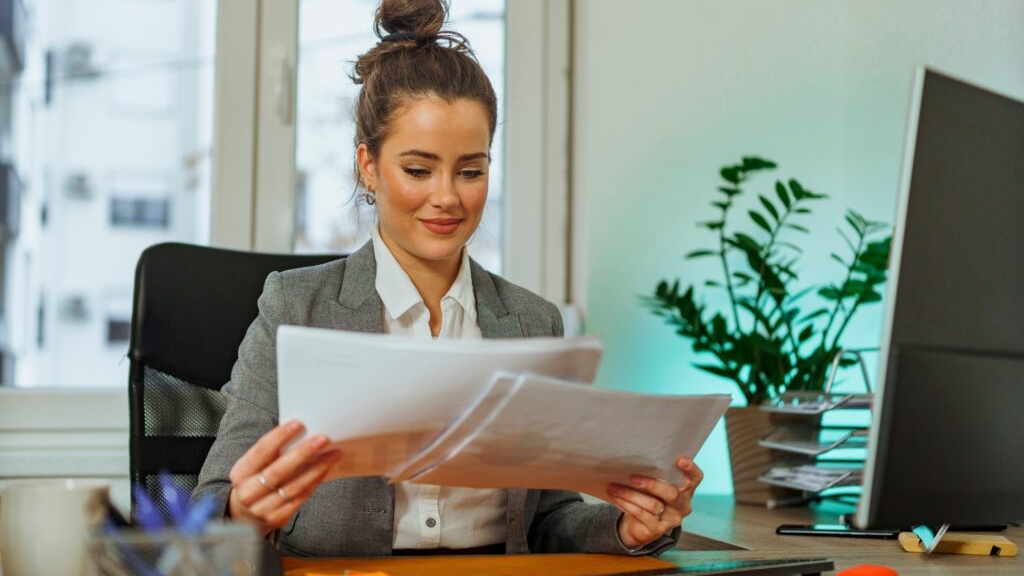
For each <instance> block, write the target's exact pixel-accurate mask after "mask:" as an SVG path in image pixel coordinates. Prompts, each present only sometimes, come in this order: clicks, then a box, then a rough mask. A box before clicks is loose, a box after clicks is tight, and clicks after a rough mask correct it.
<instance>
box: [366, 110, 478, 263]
mask: <svg viewBox="0 0 1024 576" xmlns="http://www.w3.org/2000/svg"><path fill="white" fill-rule="evenodd" d="M490 140H491V134H490V128H489V124H488V120H487V113H486V111H485V109H484V107H483V106H481V105H480V104H478V103H477V102H474V101H472V100H465V99H459V100H455V101H453V102H450V103H449V102H445V101H444V100H441V99H438V98H423V99H417V100H413V101H411V102H410V103H409V104H407V105H405V106H404V107H402V108H400V109H399V110H398V112H397V113H396V114H395V116H394V118H393V119H392V121H391V125H390V126H389V134H388V136H387V138H385V139H384V141H383V142H382V143H381V147H380V153H379V154H378V155H377V156H376V157H374V156H372V155H371V154H370V152H369V149H368V148H367V147H366V145H365V144H360V145H359V148H358V150H357V156H358V162H359V171H360V174H361V175H362V177H363V182H364V183H365V184H366V186H367V188H369V189H370V190H374V191H375V194H376V205H377V217H378V220H379V222H380V233H381V238H382V239H383V240H384V242H385V243H386V244H387V246H388V248H390V249H391V251H392V253H394V255H395V259H396V260H398V262H399V263H400V264H401V265H402V267H403V268H405V269H406V270H409V268H410V266H415V267H419V266H422V265H424V264H426V265H428V266H431V267H433V266H436V265H438V264H440V265H453V266H454V268H453V270H452V273H454V272H455V271H457V270H458V266H459V263H460V261H461V260H460V259H461V255H462V254H461V251H462V247H463V246H465V245H466V242H468V241H469V238H470V237H471V236H472V235H473V232H474V231H476V227H477V225H478V224H480V217H481V215H482V214H483V209H484V203H485V202H486V201H487V172H488V168H489V158H488V148H489V145H490Z"/></svg>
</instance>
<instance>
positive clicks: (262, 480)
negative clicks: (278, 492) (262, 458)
mask: <svg viewBox="0 0 1024 576" xmlns="http://www.w3.org/2000/svg"><path fill="white" fill-rule="evenodd" d="M257 480H259V482H260V485H261V486H263V487H264V488H266V489H267V490H273V489H274V488H273V487H272V486H271V485H270V482H268V481H267V477H266V476H264V475H263V474H262V473H261V474H260V475H259V477H258V478H257Z"/></svg>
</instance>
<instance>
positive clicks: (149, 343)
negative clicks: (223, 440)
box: [128, 243, 342, 517]
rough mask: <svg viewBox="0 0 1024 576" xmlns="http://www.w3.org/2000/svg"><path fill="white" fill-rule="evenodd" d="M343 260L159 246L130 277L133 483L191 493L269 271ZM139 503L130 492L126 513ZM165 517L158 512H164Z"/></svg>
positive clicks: (155, 493)
mask: <svg viewBox="0 0 1024 576" xmlns="http://www.w3.org/2000/svg"><path fill="white" fill-rule="evenodd" d="M341 257H342V256H340V255H293V254H259V253H254V252H240V251H235V250H224V249H219V248H209V247H205V246H194V245H189V244H178V243H166V244H157V245H155V246H151V247H149V248H147V249H146V250H145V251H144V252H143V253H142V255H141V256H140V257H139V262H138V265H137V267H136V270H135V294H134V300H133V305H132V324H131V342H130V347H129V358H130V361H131V366H130V371H129V377H128V400H129V416H130V438H129V452H130V455H129V461H130V464H129V467H130V470H131V482H132V485H133V486H141V487H143V488H144V490H145V492H146V493H147V494H148V495H149V496H151V497H152V499H153V500H154V502H157V503H161V502H164V498H163V497H162V496H161V486H160V483H159V481H158V473H159V472H160V471H166V472H167V473H168V474H169V475H170V477H171V479H172V480H173V482H174V484H175V485H176V486H178V487H179V488H181V489H183V490H186V491H188V492H191V491H192V489H193V488H195V486H196V483H197V481H198V478H199V470H200V468H202V466H203V461H204V460H205V459H206V455H207V453H208V452H209V451H210V447H211V446H212V445H213V440H214V438H215V437H216V435H217V429H218V427H219V425H220V419H221V416H223V414H224V409H225V404H226V402H225V399H224V397H223V396H222V395H221V394H220V388H221V387H222V386H223V385H224V384H225V383H227V381H228V380H229V379H230V377H231V367H232V366H233V365H234V363H235V359H236V358H237V357H238V346H239V344H241V342H242V338H243V337H244V336H245V332H246V330H247V329H248V327H249V324H250V323H252V321H253V319H255V318H256V315H257V313H258V310H257V307H256V301H257V299H258V298H259V295H260V294H261V293H262V291H263V282H264V280H265V279H266V277H267V275H268V274H270V272H272V271H275V270H276V271H281V270H287V269H290V268H298V267H301V266H312V265H315V264H321V263H324V262H328V261H331V260H336V259H338V258H341ZM136 510H137V502H136V498H135V495H134V493H133V494H132V512H133V514H132V516H133V517H135V514H134V513H135V511H136ZM168 512H169V511H168V510H166V509H164V510H163V513H164V514H165V515H166V514H167V513H168Z"/></svg>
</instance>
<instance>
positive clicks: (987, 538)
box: [899, 532, 1017, 556]
mask: <svg viewBox="0 0 1024 576" xmlns="http://www.w3.org/2000/svg"><path fill="white" fill-rule="evenodd" d="M899 540H900V546H902V547H903V549H904V550H906V551H907V552H920V553H922V554H932V553H935V554H975V555H982V556H1016V555H1017V545H1016V544H1014V543H1013V542H1011V541H1009V540H1008V539H1007V538H1006V537H1005V536H1002V535H999V534H969V533H965V532H946V533H945V534H944V535H943V536H942V538H941V539H936V541H935V542H934V546H933V547H932V549H931V550H929V549H928V547H927V546H925V543H924V540H922V539H921V537H920V536H919V535H918V534H916V533H914V532H900V536H899Z"/></svg>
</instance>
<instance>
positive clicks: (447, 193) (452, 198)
mask: <svg viewBox="0 0 1024 576" xmlns="http://www.w3.org/2000/svg"><path fill="white" fill-rule="evenodd" d="M430 204H431V205H432V206H434V207H435V208H439V209H442V210H445V209H450V208H454V207H455V206H458V205H459V191H458V189H457V188H456V184H455V180H454V178H439V179H438V181H437V186H436V187H435V188H434V190H433V191H432V192H431V194H430Z"/></svg>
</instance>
